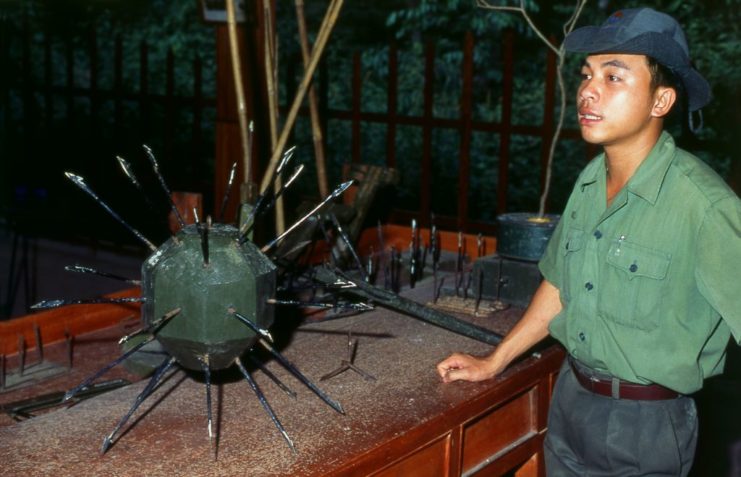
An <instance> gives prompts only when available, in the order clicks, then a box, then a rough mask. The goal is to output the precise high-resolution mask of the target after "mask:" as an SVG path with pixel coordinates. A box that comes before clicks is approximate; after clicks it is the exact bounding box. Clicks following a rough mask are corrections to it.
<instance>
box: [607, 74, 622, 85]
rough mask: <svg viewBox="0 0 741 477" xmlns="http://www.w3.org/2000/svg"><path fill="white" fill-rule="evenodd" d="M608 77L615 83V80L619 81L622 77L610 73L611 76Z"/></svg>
mask: <svg viewBox="0 0 741 477" xmlns="http://www.w3.org/2000/svg"><path fill="white" fill-rule="evenodd" d="M607 79H609V80H610V81H611V82H613V83H614V82H617V81H620V78H618V77H617V76H615V75H609V76H608V77H607Z"/></svg>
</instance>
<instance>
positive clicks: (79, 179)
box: [64, 172, 157, 252]
mask: <svg viewBox="0 0 741 477" xmlns="http://www.w3.org/2000/svg"><path fill="white" fill-rule="evenodd" d="M64 175H65V176H67V178H68V179H69V180H71V181H72V182H73V183H74V184H75V185H76V186H77V187H79V188H80V189H82V190H83V191H84V192H86V193H87V194H88V195H89V196H90V197H92V198H93V200H95V201H96V202H97V203H98V205H100V206H101V207H103V208H104V209H105V210H106V212H108V213H109V214H111V216H113V218H114V219H116V220H117V221H118V222H119V223H120V224H121V225H123V226H124V227H126V228H127V229H128V230H129V232H131V233H133V234H134V235H135V236H136V238H138V239H139V240H141V241H142V242H144V244H145V245H146V246H147V247H149V249H150V250H151V251H152V252H156V251H157V247H155V246H154V244H153V243H152V242H150V241H149V240H147V238H146V237H144V235H142V233H141V232H139V231H138V230H136V229H135V228H134V227H132V226H131V225H129V224H128V223H127V222H126V221H125V220H124V219H123V218H121V216H120V215H118V214H117V213H116V212H114V211H113V209H111V208H110V206H109V205H108V204H106V203H105V202H103V200H102V199H101V198H100V197H98V195H97V194H96V193H95V192H93V190H92V189H91V188H90V187H89V186H88V185H87V184H86V183H85V179H84V178H83V177H82V176H78V175H77V174H73V173H71V172H65V173H64Z"/></svg>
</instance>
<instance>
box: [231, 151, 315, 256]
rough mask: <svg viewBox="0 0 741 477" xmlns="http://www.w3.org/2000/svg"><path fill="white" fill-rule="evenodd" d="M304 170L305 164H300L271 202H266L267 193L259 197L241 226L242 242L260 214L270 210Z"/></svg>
mask: <svg viewBox="0 0 741 477" xmlns="http://www.w3.org/2000/svg"><path fill="white" fill-rule="evenodd" d="M303 171H304V165H303V164H300V165H299V166H298V167H296V169H295V170H294V171H293V174H291V177H289V178H288V180H287V181H286V182H285V183H283V184H282V185H281V187H280V189H278V192H276V193H275V195H274V196H273V197H272V198H271V199H270V201H269V202H265V201H266V200H268V196H267V195H260V197H258V199H257V203H256V204H255V207H253V209H252V210H251V211H250V214H249V215H248V216H247V219H246V220H245V221H244V224H243V225H242V227H241V228H242V229H244V230H240V232H239V237H240V242H244V241H245V240H246V238H247V236H248V235H249V234H250V232H251V231H252V229H253V228H254V227H255V218H256V217H257V216H258V215H262V214H264V213H265V212H266V211H268V210H270V208H271V207H273V206H274V205H275V202H276V200H278V197H280V196H281V195H283V192H285V191H286V189H288V188H289V187H290V186H291V184H293V182H294V181H295V180H296V179H297V178H298V176H299V175H300V174H301V173H302V172H303Z"/></svg>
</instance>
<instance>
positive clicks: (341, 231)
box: [329, 213, 368, 282]
mask: <svg viewBox="0 0 741 477" xmlns="http://www.w3.org/2000/svg"><path fill="white" fill-rule="evenodd" d="M329 218H330V219H331V220H332V224H334V228H335V229H337V233H338V234H340V238H342V241H343V242H345V245H346V246H347V248H348V250H350V255H352V258H353V260H355V265H356V266H357V267H358V270H360V274H361V275H362V277H363V280H365V281H366V282H367V281H368V274H367V273H366V271H365V267H363V263H362V262H361V261H360V257H359V256H358V252H356V251H355V247H353V246H352V242H351V241H350V237H348V236H347V234H346V233H345V230H344V229H343V228H342V225H340V221H339V220H337V216H336V215H334V214H332V213H330V214H329Z"/></svg>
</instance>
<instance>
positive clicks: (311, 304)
mask: <svg viewBox="0 0 741 477" xmlns="http://www.w3.org/2000/svg"><path fill="white" fill-rule="evenodd" d="M266 302H267V303H268V304H270V305H290V306H305V307H307V308H339V309H349V310H356V311H370V310H374V309H375V308H374V307H373V305H369V304H368V303H362V302H361V303H339V302H338V303H326V302H321V301H298V300H277V299H275V298H268V299H267V300H266Z"/></svg>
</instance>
